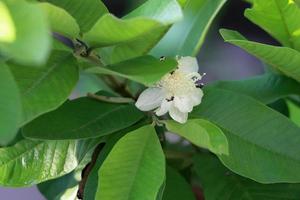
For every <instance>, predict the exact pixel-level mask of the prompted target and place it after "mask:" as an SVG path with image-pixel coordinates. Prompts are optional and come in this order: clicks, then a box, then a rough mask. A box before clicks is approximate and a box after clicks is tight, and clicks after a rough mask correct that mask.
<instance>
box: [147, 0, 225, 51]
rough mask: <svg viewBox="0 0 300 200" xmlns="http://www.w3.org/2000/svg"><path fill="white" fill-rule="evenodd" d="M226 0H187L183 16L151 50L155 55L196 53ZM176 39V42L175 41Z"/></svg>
mask: <svg viewBox="0 0 300 200" xmlns="http://www.w3.org/2000/svg"><path fill="white" fill-rule="evenodd" d="M225 2H226V0H214V1H211V0H189V1H188V2H187V3H186V5H185V7H184V11H183V14H184V18H183V20H182V21H181V22H178V23H176V24H175V25H173V27H172V28H171V29H170V30H169V32H168V33H167V34H166V35H165V36H164V37H163V39H162V40H161V41H160V42H159V43H158V45H157V46H156V47H155V48H154V49H153V50H152V54H153V55H156V56H161V55H166V56H176V55H182V56H190V55H196V54H197V53H198V51H199V49H200V48H201V45H202V44H203V42H204V39H205V36H206V34H207V31H208V29H209V27H210V25H211V23H212V21H213V19H214V18H215V16H216V15H217V13H218V12H219V10H220V9H221V8H222V6H223V5H224V3H225ZM175 41H176V42H175Z"/></svg>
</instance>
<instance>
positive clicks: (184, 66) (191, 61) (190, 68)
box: [178, 56, 199, 73]
mask: <svg viewBox="0 0 300 200" xmlns="http://www.w3.org/2000/svg"><path fill="white" fill-rule="evenodd" d="M178 70H179V71H182V72H186V73H192V72H198V70H199V66H198V62H197V59H196V58H195V57H190V56H186V57H182V58H180V59H179V60H178Z"/></svg>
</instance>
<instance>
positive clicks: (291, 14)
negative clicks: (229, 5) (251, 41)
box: [245, 0, 300, 50]
mask: <svg viewBox="0 0 300 200" xmlns="http://www.w3.org/2000/svg"><path fill="white" fill-rule="evenodd" d="M245 16H246V17H247V18H248V19H249V20H251V21H252V22H253V23H255V24H257V25H259V26H260V27H261V28H263V29H264V30H265V31H266V32H268V33H269V34H270V35H272V36H273V37H274V38H276V39H277V40H278V41H279V42H280V43H282V44H283V45H284V46H287V47H291V48H294V49H297V50H300V34H299V33H300V21H299V20H296V19H300V9H299V8H298V7H297V5H296V4H295V2H294V1H293V0H268V1H265V0H254V1H253V7H252V8H251V9H247V10H246V11H245Z"/></svg>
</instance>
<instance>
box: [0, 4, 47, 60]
mask: <svg viewBox="0 0 300 200" xmlns="http://www.w3.org/2000/svg"><path fill="white" fill-rule="evenodd" d="M0 11H1V15H2V13H3V15H5V17H4V18H3V19H1V22H2V20H3V21H4V24H5V26H6V28H9V29H8V30H9V31H8V32H6V33H5V36H4V37H5V38H6V39H5V40H4V39H1V38H2V37H1V38H0V52H1V53H4V55H7V56H9V57H12V58H13V59H14V60H15V61H17V62H19V63H24V64H30V65H40V64H43V63H45V61H46V59H47V57H48V53H49V51H50V44H51V43H50V42H51V40H50V34H49V28H48V23H47V19H46V16H45V14H44V13H43V11H42V10H41V9H40V8H39V7H38V6H37V5H35V4H32V3H28V2H26V1H24V0H20V1H18V3H16V2H15V1H10V0H3V1H1V2H0ZM24 13H26V17H24ZM1 18H2V16H1ZM1 25H2V24H1ZM3 28H4V27H3ZM6 28H5V29H6ZM1 29H2V28H1ZM1 31H2V30H1ZM1 35H2V33H1ZM3 40H4V41H3Z"/></svg>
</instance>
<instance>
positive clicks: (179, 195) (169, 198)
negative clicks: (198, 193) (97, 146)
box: [162, 166, 195, 200]
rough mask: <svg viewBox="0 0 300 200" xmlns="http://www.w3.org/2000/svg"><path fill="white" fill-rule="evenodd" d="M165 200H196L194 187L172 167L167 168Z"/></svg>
mask: <svg viewBox="0 0 300 200" xmlns="http://www.w3.org/2000/svg"><path fill="white" fill-rule="evenodd" d="M162 199H163V200H183V199H184V200H195V196H194V193H193V192H192V186H191V185H189V184H188V183H187V182H186V180H185V179H184V178H183V177H182V176H181V175H180V174H179V173H178V172H177V171H176V170H175V169H173V168H172V167H169V166H168V167H167V181H166V187H165V190H164V194H163V198H162Z"/></svg>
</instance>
